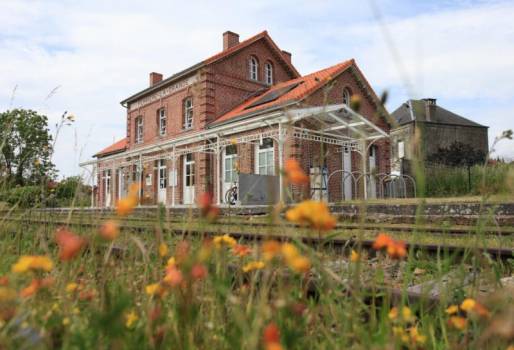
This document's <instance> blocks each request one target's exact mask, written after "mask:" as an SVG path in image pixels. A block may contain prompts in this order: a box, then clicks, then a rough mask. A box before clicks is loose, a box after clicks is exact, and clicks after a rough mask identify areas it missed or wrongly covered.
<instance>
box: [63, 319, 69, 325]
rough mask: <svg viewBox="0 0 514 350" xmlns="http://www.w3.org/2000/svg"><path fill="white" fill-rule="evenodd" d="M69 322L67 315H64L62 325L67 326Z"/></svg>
mask: <svg viewBox="0 0 514 350" xmlns="http://www.w3.org/2000/svg"><path fill="white" fill-rule="evenodd" d="M69 324H70V319H69V318H68V317H65V318H63V319H62V325H63V326H67V325H69Z"/></svg>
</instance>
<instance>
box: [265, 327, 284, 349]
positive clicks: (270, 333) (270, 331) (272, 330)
mask: <svg viewBox="0 0 514 350" xmlns="http://www.w3.org/2000/svg"><path fill="white" fill-rule="evenodd" d="M262 342H263V343H264V346H265V349H266V350H272V349H273V350H278V349H282V346H281V345H280V330H279V329H278V326H277V325H276V324H275V323H274V322H271V323H269V324H268V325H267V326H266V327H265V328H264V331H263V332H262Z"/></svg>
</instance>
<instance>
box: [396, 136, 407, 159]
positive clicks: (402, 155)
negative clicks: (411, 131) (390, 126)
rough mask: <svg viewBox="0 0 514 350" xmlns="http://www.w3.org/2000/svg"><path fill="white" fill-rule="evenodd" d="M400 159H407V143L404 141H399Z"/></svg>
mask: <svg viewBox="0 0 514 350" xmlns="http://www.w3.org/2000/svg"><path fill="white" fill-rule="evenodd" d="M397 146H398V159H402V158H405V142H404V141H403V140H399V141H398V144H397Z"/></svg>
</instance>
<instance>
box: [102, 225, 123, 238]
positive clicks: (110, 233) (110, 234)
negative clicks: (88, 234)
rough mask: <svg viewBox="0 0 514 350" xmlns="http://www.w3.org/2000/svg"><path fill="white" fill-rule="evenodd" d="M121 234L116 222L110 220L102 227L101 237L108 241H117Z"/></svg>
mask: <svg viewBox="0 0 514 350" xmlns="http://www.w3.org/2000/svg"><path fill="white" fill-rule="evenodd" d="M119 233H120V230H119V227H118V223H117V222H116V221H114V220H108V221H106V222H104V223H103V224H102V226H100V236H101V237H102V238H103V239H105V240H107V241H113V240H115V239H116V237H118V235H119Z"/></svg>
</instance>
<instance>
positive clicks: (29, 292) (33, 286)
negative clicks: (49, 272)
mask: <svg viewBox="0 0 514 350" xmlns="http://www.w3.org/2000/svg"><path fill="white" fill-rule="evenodd" d="M40 287H41V282H40V281H39V280H37V279H33V280H32V281H31V282H30V284H29V285H28V286H27V287H25V288H23V289H22V290H21V291H20V297H22V298H28V297H31V296H33V295H34V294H36V293H37V291H38V290H39V288H40Z"/></svg>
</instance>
